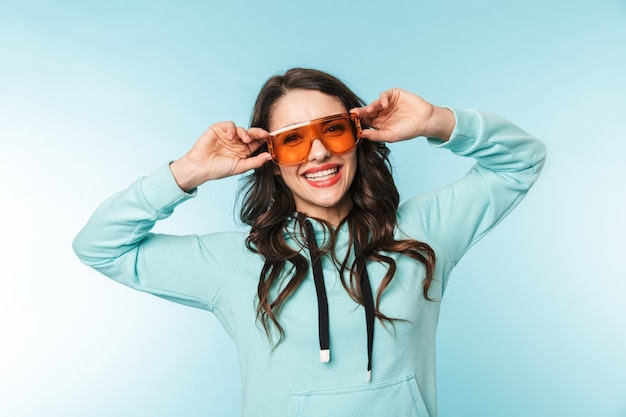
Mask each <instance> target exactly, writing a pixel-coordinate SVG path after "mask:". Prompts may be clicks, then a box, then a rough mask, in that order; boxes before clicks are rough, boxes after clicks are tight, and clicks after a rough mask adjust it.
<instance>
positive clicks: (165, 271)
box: [73, 165, 223, 310]
mask: <svg viewBox="0 0 626 417" xmlns="http://www.w3.org/2000/svg"><path fill="white" fill-rule="evenodd" d="M194 195H195V190H194V191H193V192H192V193H190V194H188V193H185V192H184V191H182V190H181V189H180V188H179V187H178V185H177V184H176V181H175V180H174V178H173V176H172V174H171V172H170V170H169V166H168V165H166V166H164V167H162V168H161V169H159V170H158V171H157V172H155V173H154V174H152V175H150V176H146V177H142V178H140V179H139V180H137V181H136V182H135V183H133V184H132V185H131V186H130V187H129V188H127V189H126V190H123V191H121V192H119V193H117V194H114V195H113V196H111V197H109V198H108V199H107V200H106V201H104V202H103V203H102V204H101V205H100V207H98V209H97V210H96V211H95V213H94V214H93V215H92V217H91V218H90V219H89V221H88V222H87V224H86V225H85V227H84V228H83V229H82V230H81V231H80V233H79V234H78V235H77V236H76V238H75V239H74V242H73V249H74V251H75V252H76V254H77V255H78V257H79V258H80V260H81V261H82V262H83V263H85V264H87V265H89V266H91V267H93V268H94V269H96V270H98V271H99V272H101V273H103V274H104V275H106V276H108V277H109V278H111V279H113V280H115V281H118V282H120V283H122V284H124V285H127V286H129V287H132V288H135V289H138V290H140V291H145V292H148V293H151V294H154V295H157V296H160V297H162V298H165V299H168V300H171V301H175V302H178V303H181V304H185V305H189V306H192V307H197V308H202V309H206V310H212V309H213V299H214V297H215V296H216V294H217V293H218V292H219V286H220V279H219V277H220V276H222V275H223V274H222V273H221V271H220V268H222V266H220V263H219V262H216V259H215V254H213V253H212V251H211V250H209V248H208V247H207V245H209V246H210V245H212V241H213V240H215V239H217V238H218V236H212V235H207V236H203V237H202V238H201V237H198V236H193V235H190V236H171V235H162V234H154V233H150V230H151V229H152V227H153V226H154V224H155V223H156V222H157V221H159V220H162V219H165V218H167V217H169V216H170V215H171V214H172V212H173V211H174V208H175V207H176V206H177V205H179V204H180V203H182V202H183V201H186V200H188V199H189V198H192V197H193V196H194ZM215 243H218V242H215ZM208 271H211V279H208V277H207V272H208Z"/></svg>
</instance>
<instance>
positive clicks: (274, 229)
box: [240, 68, 435, 339]
mask: <svg viewBox="0 0 626 417" xmlns="http://www.w3.org/2000/svg"><path fill="white" fill-rule="evenodd" d="M293 90H313V91H319V92H322V93H324V94H327V95H329V96H332V97H336V98H337V99H339V100H340V101H341V103H342V104H343V105H344V106H345V108H346V111H347V110H349V109H351V108H354V107H360V106H364V105H365V102H364V101H363V100H361V99H360V98H359V97H358V96H356V94H354V93H353V92H352V91H351V90H350V89H349V88H348V87H347V86H346V85H345V84H344V83H343V82H342V81H340V80H339V79H337V78H335V77H334V76H332V75H330V74H327V73H325V72H322V71H319V70H314V69H305V68H293V69H290V70H288V71H287V72H286V73H285V74H284V75H276V76H273V77H271V78H270V79H269V80H268V81H267V82H266V83H265V85H264V86H263V87H262V89H261V91H260V93H259V95H258V97H257V100H256V103H255V105H254V111H253V114H252V120H251V123H250V125H251V126H256V127H261V128H263V129H265V130H268V129H269V121H270V117H271V112H272V110H273V109H274V107H275V106H276V104H277V103H278V101H279V100H280V99H281V98H282V97H283V96H284V95H286V94H287V93H288V92H290V91H293ZM349 193H350V195H351V197H352V203H353V204H352V210H351V211H350V213H349V214H348V215H347V216H346V218H345V219H343V221H342V222H341V224H340V225H339V226H338V227H337V228H336V229H334V228H333V227H332V226H331V225H330V224H328V223H327V222H324V221H323V220H321V219H317V220H319V221H321V222H322V223H323V224H324V225H325V226H326V230H327V231H328V232H329V236H330V238H329V239H328V242H327V244H325V245H323V246H322V247H320V249H319V251H318V252H316V253H313V254H312V256H313V257H318V256H322V255H323V254H325V253H330V254H331V256H332V259H333V260H334V261H335V263H336V264H337V265H338V266H339V273H340V276H341V283H342V285H343V286H344V288H345V289H346V291H347V292H348V294H349V295H350V297H351V298H352V299H353V300H354V301H356V302H357V303H360V304H363V298H362V294H361V286H360V279H359V277H360V275H361V272H362V271H363V269H364V268H365V262H366V260H370V261H375V262H383V263H385V264H387V265H388V270H387V273H386V274H385V276H384V277H383V280H382V282H381V283H380V286H379V287H378V290H377V292H376V302H375V314H376V316H377V317H378V318H379V319H381V320H384V321H391V320H393V319H391V318H389V317H387V316H385V315H384V314H383V313H382V312H380V311H379V309H378V306H379V303H380V299H381V296H382V294H383V292H384V291H385V289H386V288H387V287H388V286H389V284H390V282H391V280H392V279H393V276H394V274H395V272H396V263H395V261H394V260H393V258H391V257H389V256H386V255H385V254H384V252H398V253H401V254H403V255H406V256H409V257H411V258H413V259H415V260H417V261H419V262H420V263H422V264H423V265H424V267H425V270H426V276H425V277H424V280H423V295H424V297H425V298H426V299H429V297H428V289H429V287H430V284H431V282H432V279H433V270H434V267H435V253H434V251H433V249H432V248H431V247H430V246H429V245H428V244H427V243H424V242H419V241H416V240H412V239H404V240H396V239H395V238H394V229H395V228H396V211H397V209H398V204H399V202H400V196H399V194H398V190H397V188H396V185H395V183H394V181H393V176H392V169H391V163H390V161H389V148H388V147H387V146H386V145H385V144H384V143H382V142H374V141H369V140H362V141H361V143H360V144H359V145H358V146H357V170H356V174H355V177H354V180H353V182H352V185H351V186H350V189H349ZM240 196H241V211H240V218H241V221H242V222H243V223H245V224H247V225H249V226H250V227H251V230H250V234H249V235H248V238H247V241H246V244H247V247H248V249H249V250H251V251H253V252H256V253H258V254H259V255H261V256H262V257H263V258H264V259H265V264H264V266H263V269H262V270H261V274H260V277H259V285H258V290H257V296H258V305H257V319H258V320H260V321H261V323H262V325H263V327H264V329H265V331H266V333H267V334H268V336H270V335H271V331H270V327H271V324H274V325H275V326H276V328H277V330H278V332H279V334H280V338H281V339H282V337H283V336H284V331H283V328H282V326H281V325H280V323H279V320H278V318H277V317H278V315H279V312H280V309H281V307H282V306H283V304H284V303H285V302H286V301H287V299H288V298H289V296H291V295H292V294H293V293H294V291H295V290H296V289H297V287H298V286H299V285H300V283H301V282H302V281H303V280H304V278H305V276H306V275H307V271H308V270H309V268H310V265H309V261H308V259H307V258H306V257H305V256H304V255H302V254H301V253H300V251H299V250H297V249H294V248H293V247H291V246H290V245H289V244H288V243H287V241H286V239H285V226H286V223H287V221H288V220H289V219H291V218H293V219H295V221H296V224H298V225H299V228H300V232H301V233H300V234H301V235H304V233H303V232H304V221H305V219H306V216H305V215H304V214H302V213H296V206H295V200H294V198H293V195H292V193H291V191H290V190H289V188H288V187H287V185H286V184H285V182H284V181H283V179H282V177H281V176H280V175H275V166H274V164H272V163H267V164H265V165H263V166H262V167H260V168H257V169H255V170H254V172H252V173H251V174H250V175H248V176H247V177H244V180H243V184H242V187H241V189H240ZM345 222H347V223H348V227H349V230H350V231H351V233H350V242H349V246H348V247H350V248H352V247H354V245H355V243H356V247H358V248H360V253H359V254H355V255H356V256H355V257H354V261H353V262H352V264H351V265H348V263H349V257H350V251H348V253H347V254H346V255H345V257H344V258H343V259H337V258H336V256H335V252H334V250H333V249H334V245H335V240H336V233H335V232H334V231H335V230H339V228H340V227H341V226H342V225H343V223H345ZM348 271H349V273H346V272H348ZM346 275H347V276H348V277H349V278H348V279H346ZM272 290H274V291H275V292H277V295H276V296H273V297H272V296H271V295H270V293H271V292H272Z"/></svg>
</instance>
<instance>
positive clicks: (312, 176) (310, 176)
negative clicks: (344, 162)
mask: <svg viewBox="0 0 626 417" xmlns="http://www.w3.org/2000/svg"><path fill="white" fill-rule="evenodd" d="M338 172H339V167H334V168H330V169H323V170H321V171H317V172H311V173H305V174H303V176H304V178H306V179H307V180H309V181H324V180H327V179H329V178H332V177H334V176H335V175H337V173H338Z"/></svg>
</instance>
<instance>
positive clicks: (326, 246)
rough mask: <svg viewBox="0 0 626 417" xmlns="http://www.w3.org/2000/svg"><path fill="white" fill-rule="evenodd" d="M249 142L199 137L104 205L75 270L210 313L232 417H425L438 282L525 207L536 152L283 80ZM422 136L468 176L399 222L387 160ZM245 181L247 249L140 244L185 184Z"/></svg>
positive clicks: (228, 133)
mask: <svg viewBox="0 0 626 417" xmlns="http://www.w3.org/2000/svg"><path fill="white" fill-rule="evenodd" d="M251 125H252V126H253V127H251V128H249V129H246V128H243V127H238V126H236V125H235V124H234V123H232V122H222V123H217V124H214V125H212V126H211V127H209V129H208V130H207V131H206V132H205V133H204V134H203V135H202V136H201V137H200V139H199V140H198V141H197V142H196V144H195V145H194V146H193V147H192V148H191V150H190V151H189V152H188V153H187V154H186V155H184V156H183V157H182V158H180V159H178V160H177V161H175V162H173V163H171V164H168V165H166V166H164V167H162V168H161V169H159V170H158V171H156V172H155V173H154V174H152V175H149V176H146V177H144V178H141V179H139V180H138V181H137V182H135V183H134V184H133V185H131V186H130V187H129V188H128V189H126V190H124V191H121V192H120V193H118V194H115V195H114V196H112V197H110V198H109V199H108V200H106V201H105V202H104V203H103V204H102V205H101V206H100V208H98V210H97V211H96V212H95V213H94V215H93V216H92V218H91V219H90V220H89V222H88V223H87V225H86V226H85V228H84V229H83V230H82V231H81V232H80V234H79V235H78V236H77V237H76V239H75V242H74V249H75V251H76V253H77V254H78V256H79V257H80V258H81V260H82V261H83V262H85V263H86V264H88V265H91V266H93V267H94V268H96V269H97V270H99V271H100V272H102V273H103V274H105V275H107V276H109V277H111V278H112V279H114V280H117V281H119V282H121V283H123V284H125V285H128V286H130V287H133V288H136V289H139V290H141V291H146V292H149V293H152V294H155V295H157V296H160V297H163V298H166V299H169V300H172V301H176V302H179V303H183V304H187V305H190V306H194V307H199V308H203V309H206V310H209V311H212V312H213V313H214V314H215V315H216V316H217V317H218V319H219V320H220V321H221V323H222V324H223V325H224V327H225V329H226V330H227V332H228V333H229V334H230V336H231V337H232V338H233V340H234V341H235V344H236V346H237V349H238V355H239V360H240V363H241V369H242V379H243V388H244V393H243V395H244V402H243V415H244V416H255V417H261V416H267V417H276V416H330V415H332V416H364V415H368V416H370V415H371V416H406V417H412V416H420V417H424V416H431V417H432V416H435V415H436V414H437V407H436V391H435V329H436V326H437V319H438V315H439V308H440V300H441V297H442V296H443V293H444V290H445V287H446V284H447V281H448V277H449V276H450V273H451V271H452V269H453V267H454V266H455V265H456V263H457V262H458V261H459V259H460V258H461V256H462V255H463V254H464V253H465V251H466V250H467V249H468V248H469V247H470V246H471V245H472V244H473V243H475V242H476V241H477V240H478V239H480V238H481V237H482V236H483V235H484V234H485V233H486V232H488V231H489V230H490V229H491V228H492V227H493V226H494V225H495V224H497V223H498V222H499V221H500V220H501V219H502V218H503V217H504V216H505V215H506V214H507V213H509V212H510V211H511V210H512V209H513V208H514V207H515V206H516V205H517V203H519V201H520V200H521V199H522V198H523V197H524V195H525V194H526V192H527V191H528V190H529V189H530V187H531V186H532V184H533V183H534V181H535V180H536V178H537V176H538V175H539V172H540V170H541V167H542V165H543V161H544V158H545V150H544V147H543V145H542V144H541V143H540V142H538V141H537V140H536V139H534V138H533V137H531V136H530V135H529V134H527V133H526V132H524V131H523V130H521V129H519V128H518V127H516V126H514V125H513V124H511V123H509V122H507V121H506V120H503V119H502V118H500V117H497V116H494V115H491V114H485V113H480V112H477V111H474V110H465V111H461V110H452V109H448V108H443V107H438V106H434V105H432V104H430V103H428V102H426V101H424V100H423V99H421V98H420V97H419V96H417V95H415V94H412V93H409V92H407V91H404V90H400V89H392V90H389V91H385V92H383V93H382V94H381V95H380V97H379V98H378V99H377V100H375V101H373V102H372V103H370V104H369V105H365V103H363V102H362V101H361V100H360V99H359V98H358V97H357V96H355V94H354V93H353V92H351V91H350V90H349V89H348V88H347V87H346V86H345V85H344V84H343V83H342V82H341V81H339V80H338V79H336V78H335V77H333V76H331V75H329V74H326V73H323V72H320V71H317V70H311V69H298V68H296V69H292V70H289V71H287V72H286V73H285V74H284V75H280V76H275V77H272V78H270V79H269V80H268V82H267V83H266V84H265V85H264V86H263V88H262V90H261V92H260V94H259V96H258V98H257V101H256V104H255V108H254V114H253V116H252V123H251ZM420 136H424V137H427V138H428V140H429V142H430V143H431V144H432V145H433V146H436V147H440V148H444V149H449V150H451V151H452V152H454V153H455V154H458V155H461V156H465V157H471V158H475V159H476V161H477V162H476V164H475V166H474V167H473V168H472V169H471V170H470V171H469V172H468V173H467V174H466V175H465V176H464V177H463V178H462V179H460V180H459V181H457V182H456V183H454V184H451V185H448V186H447V187H444V188H442V189H440V190H438V191H435V192H432V193H427V194H424V195H420V196H417V197H414V198H412V199H410V200H408V201H406V202H405V203H403V204H402V205H399V196H398V192H397V190H396V187H395V185H394V182H393V178H392V175H391V170H390V165H389V161H388V153H389V150H388V148H387V146H386V145H385V143H391V142H397V141H401V140H408V139H412V138H415V137H420ZM416 158H417V156H416ZM249 170H254V171H253V172H252V173H251V174H250V175H249V177H248V178H247V181H246V183H245V186H244V189H243V194H242V195H243V204H242V209H241V218H242V220H243V221H244V222H245V223H247V224H248V225H250V231H249V233H215V234H209V235H203V236H169V235H160V234H153V233H150V229H151V228H152V226H153V225H154V224H155V222H157V221H159V220H161V219H164V218H166V217H168V216H170V215H171V214H172V212H173V210H174V208H175V207H176V206H177V205H179V204H181V203H182V202H184V201H185V200H187V199H189V198H191V197H193V196H194V195H195V193H196V189H197V187H199V186H200V185H201V184H203V183H205V182H208V181H211V180H216V179H219V178H223V177H227V176H231V175H237V174H241V173H244V172H246V171H249Z"/></svg>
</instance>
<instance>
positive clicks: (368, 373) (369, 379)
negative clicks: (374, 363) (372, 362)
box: [367, 371, 372, 382]
mask: <svg viewBox="0 0 626 417" xmlns="http://www.w3.org/2000/svg"><path fill="white" fill-rule="evenodd" d="M367 382H372V371H367Z"/></svg>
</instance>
